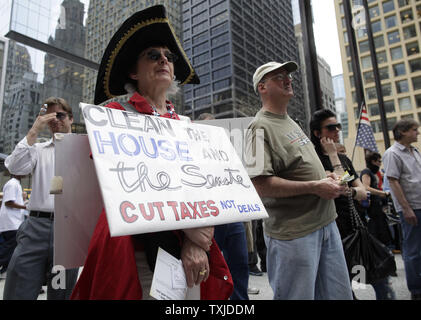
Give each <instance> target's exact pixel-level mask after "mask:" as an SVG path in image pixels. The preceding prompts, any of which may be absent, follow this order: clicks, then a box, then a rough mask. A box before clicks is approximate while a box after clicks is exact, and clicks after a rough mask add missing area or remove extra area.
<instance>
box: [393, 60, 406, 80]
mask: <svg viewBox="0 0 421 320" xmlns="http://www.w3.org/2000/svg"><path fill="white" fill-rule="evenodd" d="M393 72H394V74H395V77H399V76H403V75H405V74H406V70H405V64H404V63H398V64H395V65H393Z"/></svg>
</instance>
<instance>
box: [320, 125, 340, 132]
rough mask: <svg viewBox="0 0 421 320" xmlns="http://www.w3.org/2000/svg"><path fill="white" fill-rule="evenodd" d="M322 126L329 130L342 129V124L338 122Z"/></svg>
mask: <svg viewBox="0 0 421 320" xmlns="http://www.w3.org/2000/svg"><path fill="white" fill-rule="evenodd" d="M323 128H326V129H327V130H329V131H336V129H338V130H342V125H341V124H340V123H332V124H328V125H326V126H324V127H323Z"/></svg>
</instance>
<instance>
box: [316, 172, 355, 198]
mask: <svg viewBox="0 0 421 320" xmlns="http://www.w3.org/2000/svg"><path fill="white" fill-rule="evenodd" d="M346 190H347V186H344V185H340V184H339V181H338V180H335V179H333V178H331V177H328V178H325V179H322V180H319V181H317V184H316V188H315V189H314V194H316V195H318V196H319V197H320V198H322V199H328V200H330V199H335V198H337V197H339V196H340V195H341V194H346Z"/></svg>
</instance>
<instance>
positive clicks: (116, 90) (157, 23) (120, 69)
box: [94, 5, 200, 104]
mask: <svg viewBox="0 0 421 320" xmlns="http://www.w3.org/2000/svg"><path fill="white" fill-rule="evenodd" d="M156 45H165V46H167V47H168V49H170V50H171V51H172V52H173V53H175V54H177V56H178V59H177V60H176V61H175V63H174V74H175V77H176V80H177V81H179V82H180V84H182V85H183V84H187V83H200V80H199V77H198V76H197V75H196V72H195V71H194V69H193V67H192V65H191V64H190V61H189V59H188V57H187V55H186V53H185V52H184V50H183V48H182V46H181V44H180V41H179V40H178V38H177V36H176V34H175V32H174V30H173V28H172V26H171V24H170V22H169V20H168V18H167V16H166V10H165V7H164V6H162V5H157V6H153V7H150V8H147V9H145V10H142V11H138V12H136V13H135V14H133V15H132V16H131V17H129V18H128V19H127V20H126V21H124V23H123V24H122V25H121V27H120V28H119V29H118V30H117V31H116V33H115V34H114V36H113V37H112V38H111V40H110V42H109V43H108V46H107V48H106V49H105V52H104V55H103V56H102V60H101V65H100V67H99V71H98V76H97V80H96V87H95V101H94V102H95V104H100V103H102V102H104V101H106V100H108V99H111V98H113V97H115V96H118V95H123V94H126V93H127V92H126V90H125V88H124V86H125V84H126V83H128V82H129V81H130V79H129V77H128V74H129V70H130V68H131V67H132V66H133V64H134V63H135V61H136V59H137V57H138V55H139V54H140V53H141V52H142V51H143V50H144V49H146V48H148V47H151V46H156Z"/></svg>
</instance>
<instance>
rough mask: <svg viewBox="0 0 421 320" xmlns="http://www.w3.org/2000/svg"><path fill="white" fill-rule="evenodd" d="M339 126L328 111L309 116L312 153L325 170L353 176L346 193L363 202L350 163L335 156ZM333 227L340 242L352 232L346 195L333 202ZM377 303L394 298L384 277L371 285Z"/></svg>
mask: <svg viewBox="0 0 421 320" xmlns="http://www.w3.org/2000/svg"><path fill="white" fill-rule="evenodd" d="M341 128H342V127H341V125H340V123H338V122H337V119H336V115H335V114H334V113H333V112H332V111H330V110H328V109H322V110H318V111H316V112H315V113H314V114H313V117H312V119H311V122H310V131H311V141H312V142H313V144H314V147H315V149H316V152H317V154H318V156H319V158H320V160H321V162H322V164H323V167H324V168H325V170H326V171H329V173H330V172H334V173H336V174H337V175H338V176H342V175H343V173H344V172H345V171H347V172H348V173H349V175H351V176H354V178H353V180H352V181H351V182H348V187H349V191H348V192H352V196H353V198H354V200H356V201H361V200H366V199H367V194H366V189H365V187H364V185H363V184H362V182H361V181H360V179H359V178H358V174H357V172H356V171H355V169H354V166H353V164H352V162H351V160H350V159H349V158H348V157H347V156H346V155H345V154H343V153H338V151H337V148H336V143H338V142H339V131H340V130H341ZM335 206H336V212H337V214H338V217H337V218H336V224H337V225H338V229H339V233H340V234H341V238H342V239H344V238H345V237H347V236H348V235H350V234H351V233H352V232H353V228H352V222H351V212H350V209H349V205H348V197H347V195H343V196H340V197H338V198H336V199H335ZM360 217H361V220H362V221H364V222H365V223H366V219H365V217H364V215H363V214H362V213H360ZM373 288H374V291H375V292H376V298H377V300H389V299H395V292H394V290H393V288H392V286H391V285H390V283H389V279H388V278H387V277H386V278H384V279H381V280H379V281H378V282H377V283H375V284H373Z"/></svg>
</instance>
